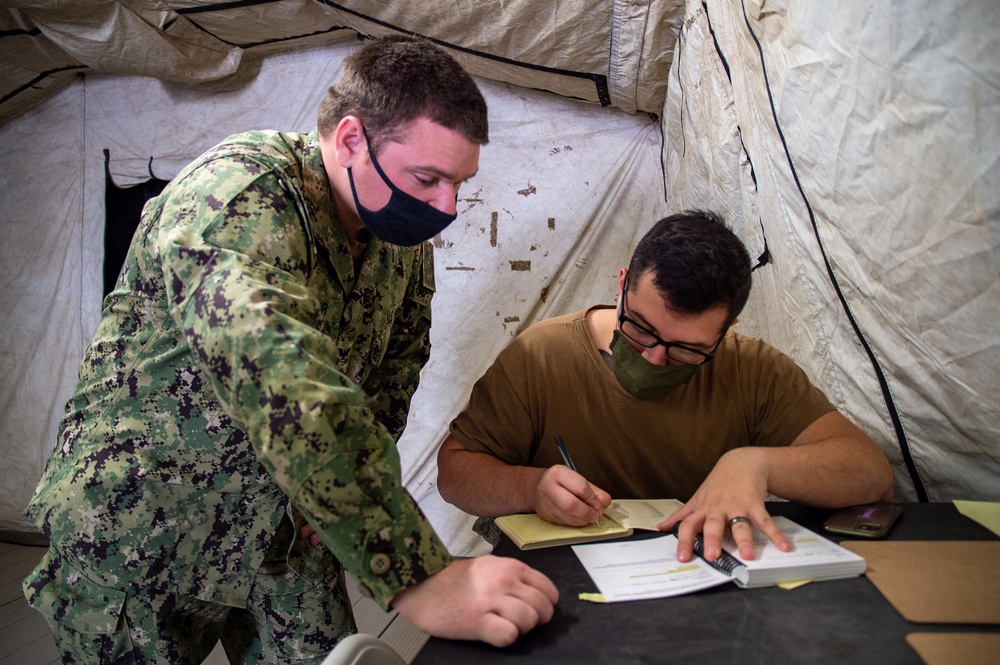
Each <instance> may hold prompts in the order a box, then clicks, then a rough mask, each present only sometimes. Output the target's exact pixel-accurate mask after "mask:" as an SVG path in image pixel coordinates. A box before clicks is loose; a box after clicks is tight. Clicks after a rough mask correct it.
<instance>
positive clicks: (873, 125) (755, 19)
mask: <svg viewBox="0 0 1000 665" xmlns="http://www.w3.org/2000/svg"><path fill="white" fill-rule="evenodd" d="M687 11H688V13H687V16H686V17H685V21H684V29H683V30H682V31H681V34H680V37H679V39H678V52H677V54H676V55H675V58H674V68H673V69H672V70H671V79H670V83H669V85H668V90H669V93H668V99H667V102H666V105H665V107H664V113H663V126H664V135H665V136H666V143H667V149H666V150H665V159H664V161H665V166H664V170H665V174H666V175H665V177H666V182H667V188H668V199H669V201H670V207H671V208H683V207H692V206H694V207H697V206H708V207H715V208H719V209H723V210H725V212H726V213H727V216H728V218H729V219H730V220H731V221H732V222H733V224H734V225H735V226H736V227H737V228H741V229H743V230H744V237H750V236H754V235H758V234H762V237H761V241H762V240H763V238H766V241H767V248H768V250H769V257H770V263H769V264H768V265H767V266H765V268H763V269H761V270H759V271H758V273H757V279H756V283H755V287H754V289H755V291H754V295H753V299H752V303H751V309H750V311H748V312H747V313H746V314H745V315H744V317H743V320H744V323H745V325H747V326H748V327H751V328H752V332H754V333H756V334H758V335H760V336H761V337H764V338H765V339H768V340H769V341H771V342H772V343H774V344H775V345H776V346H778V347H779V348H782V349H784V350H785V351H786V352H788V353H790V354H791V355H792V356H793V357H795V358H797V359H798V360H799V361H800V362H801V363H802V364H803V365H804V366H805V367H806V368H807V370H808V371H809V373H810V374H811V376H812V378H813V379H814V380H815V381H816V382H817V383H818V385H821V386H822V387H823V388H824V390H826V391H827V393H828V394H829V395H830V396H831V398H833V399H834V400H835V401H836V402H837V403H838V405H839V406H840V407H841V408H842V409H844V410H845V411H846V412H847V413H849V414H851V415H852V417H854V418H855V420H857V421H858V422H859V424H861V425H862V427H863V428H864V429H865V430H866V431H868V432H869V433H871V434H872V436H874V437H875V438H876V439H877V440H878V442H879V443H880V445H881V446H882V448H883V449H884V450H885V451H886V453H887V454H888V455H889V456H890V459H891V460H892V461H893V463H894V469H895V472H896V473H895V476H896V493H897V497H898V498H901V499H916V498H921V499H928V498H929V499H930V500H936V501H940V500H948V499H952V498H965V499H984V500H985V499H989V500H997V499H1000V445H998V444H1000V435H998V432H1000V406H998V405H1000V382H998V381H997V377H998V373H997V372H998V367H1000V335H998V333H997V331H998V330H1000V261H998V258H1000V218H998V214H1000V61H998V60H997V59H996V58H995V57H993V56H991V55H990V54H995V53H997V51H998V49H1000V32H998V31H997V30H995V29H984V28H985V27H986V26H991V27H993V28H995V27H996V26H1000V6H998V5H996V4H994V3H980V2H974V1H970V2H955V3H943V4H942V3H935V2H929V1H927V2H906V3H859V2H854V3H833V4H830V3H827V4H823V3H784V2H777V3H774V2H766V3H764V2H753V1H746V2H743V3H742V4H741V3H739V2H730V1H725V0H723V1H708V2H705V3H702V2H700V1H698V2H689V3H688V10H687ZM759 248H760V249H761V250H762V249H763V245H762V244H761V245H759Z"/></svg>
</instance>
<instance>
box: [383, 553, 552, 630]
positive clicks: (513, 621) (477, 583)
mask: <svg viewBox="0 0 1000 665" xmlns="http://www.w3.org/2000/svg"><path fill="white" fill-rule="evenodd" d="M558 600H559V591H558V590H557V589H556V587H555V585H554V584H552V582H551V580H549V578H548V577H546V576H545V575H543V574H542V573H540V572H538V571H537V570H535V569H534V568H531V567H529V566H528V565H526V564H524V563H522V562H520V561H518V560H516V559H510V558H506V557H496V556H482V557H478V558H474V559H464V560H459V561H454V562H452V563H451V564H450V565H449V566H448V567H447V568H445V569H444V570H442V571H441V572H439V573H437V574H435V575H432V576H431V577H429V578H427V579H426V580H424V581H423V582H421V583H420V584H418V585H417V586H414V587H410V588H409V589H406V590H404V591H401V592H400V593H399V594H397V595H396V597H395V598H393V600H392V606H393V608H394V609H396V610H397V611H398V612H399V613H400V614H402V615H403V616H404V617H406V618H407V619H409V620H410V621H411V622H412V623H413V624H414V625H415V626H416V627H417V628H419V629H420V630H423V631H424V632H426V633H430V634H431V635H434V636H435V637H443V638H446V639H453V640H481V641H483V642H487V643H489V644H492V645H493V646H497V647H504V646H508V645H510V644H513V643H514V641H515V640H517V638H518V637H519V636H521V635H523V634H525V633H527V632H528V631H530V630H531V629H532V628H534V627H535V626H538V625H539V624H543V623H547V622H548V621H549V620H550V619H551V618H552V614H553V612H554V611H555V604H556V602H558Z"/></svg>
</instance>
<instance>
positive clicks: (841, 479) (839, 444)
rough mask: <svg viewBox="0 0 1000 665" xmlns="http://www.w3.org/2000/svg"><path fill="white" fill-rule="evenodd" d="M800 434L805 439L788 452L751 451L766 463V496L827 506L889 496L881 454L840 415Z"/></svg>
mask: <svg viewBox="0 0 1000 665" xmlns="http://www.w3.org/2000/svg"><path fill="white" fill-rule="evenodd" d="M813 428H816V429H815V430H814V429H813ZM803 434H805V435H807V437H806V440H802V438H801V437H800V440H797V441H796V443H795V444H793V445H792V446H789V447H787V448H757V449H754V450H755V451H756V452H758V453H760V454H761V455H762V456H763V457H764V460H765V468H766V471H767V490H768V492H770V493H771V494H775V495H777V496H780V497H782V498H784V499H788V500H790V501H797V502H799V503H805V504H808V505H812V506H819V507H825V508H839V507H843V506H849V505H856V504H860V503H870V502H873V501H887V500H889V499H891V498H892V493H893V481H892V470H891V468H890V467H889V462H888V460H887V459H886V458H885V455H883V454H882V451H880V450H879V449H878V446H877V445H876V444H875V443H874V442H873V441H872V440H871V439H870V438H868V436H867V435H865V434H864V433H863V432H861V430H860V429H858V428H857V427H856V426H855V425H853V424H852V423H850V422H849V421H847V420H846V419H845V418H843V417H842V416H840V414H828V415H827V416H824V417H823V418H821V419H820V420H818V421H816V423H814V424H813V425H811V426H810V428H808V429H807V430H806V432H804V433H803ZM816 435H821V436H816Z"/></svg>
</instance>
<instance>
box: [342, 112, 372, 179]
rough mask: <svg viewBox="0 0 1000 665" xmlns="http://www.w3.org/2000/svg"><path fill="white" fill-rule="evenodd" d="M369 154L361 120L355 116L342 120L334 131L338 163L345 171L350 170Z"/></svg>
mask: <svg viewBox="0 0 1000 665" xmlns="http://www.w3.org/2000/svg"><path fill="white" fill-rule="evenodd" d="M367 152H368V140H367V139H366V137H365V131H364V126H363V125H362V124H361V119H360V118H358V117H357V116H353V115H348V116H344V117H343V118H341V120H340V122H339V123H337V128H336V129H335V130H333V154H334V157H335V158H336V160H337V163H338V164H340V165H341V166H342V167H344V168H345V169H346V168H350V167H352V166H354V165H355V164H356V163H357V161H358V160H359V159H361V157H362V156H363V155H365V154H366V153H367Z"/></svg>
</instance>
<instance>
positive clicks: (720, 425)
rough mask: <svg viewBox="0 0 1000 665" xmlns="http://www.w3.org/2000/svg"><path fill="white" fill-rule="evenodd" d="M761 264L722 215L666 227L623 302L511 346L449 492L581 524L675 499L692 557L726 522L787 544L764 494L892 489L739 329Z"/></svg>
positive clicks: (819, 500)
mask: <svg viewBox="0 0 1000 665" xmlns="http://www.w3.org/2000/svg"><path fill="white" fill-rule="evenodd" d="M750 273H751V269H750V261H749V257H748V254H747V252H746V249H745V247H744V246H743V244H742V243H741V242H740V240H739V239H738V238H737V237H736V236H735V235H734V234H733V233H732V232H731V231H729V230H728V229H727V228H726V227H725V225H724V223H723V222H722V221H721V220H720V219H719V218H718V217H716V216H715V215H712V214H709V213H701V212H692V213H683V214H679V215H674V216H671V217H668V218H666V219H664V220H661V221H660V222H658V223H657V224H656V225H655V226H654V227H653V228H652V229H651V230H650V231H649V232H648V233H647V234H646V235H645V236H644V237H643V239H642V240H641V241H640V243H639V245H638V247H637V248H636V250H635V253H634V254H633V257H632V260H631V263H630V265H629V268H628V269H627V270H626V269H622V270H621V271H620V273H619V277H618V288H619V292H620V297H619V300H618V305H617V308H614V307H606V306H596V307H591V308H589V309H587V310H584V311H582V312H577V313H575V314H570V315H566V316H561V317H556V318H553V319H549V320H547V321H543V322H540V323H538V324H536V325H534V326H532V327H530V328H529V329H527V330H526V331H524V332H523V333H522V334H520V335H519V336H518V337H517V338H515V340H514V341H513V342H512V343H511V344H510V345H509V346H508V347H507V348H506V349H504V350H503V351H502V352H501V353H500V354H499V356H498V357H497V359H496V361H495V362H494V364H493V366H492V367H490V368H489V369H488V370H487V372H486V374H485V375H484V376H483V377H482V378H481V379H480V380H479V381H478V382H477V383H476V385H475V387H474V388H473V391H472V395H471V397H470V400H469V405H468V406H467V407H466V409H465V410H464V411H463V412H462V413H461V414H459V416H458V417H457V418H455V420H454V421H453V422H452V425H451V432H450V435H449V436H448V437H447V438H446V439H445V441H444V442H443V444H442V446H441V450H440V451H439V453H438V468H439V475H438V486H439V489H440V492H441V495H442V496H443V497H444V498H445V500H447V501H449V502H451V503H453V504H454V505H456V506H457V507H459V508H461V509H462V510H464V511H466V512H468V513H471V514H474V515H478V516H483V517H497V516H500V515H506V514H511V513H519V512H536V513H538V514H539V515H541V516H542V517H543V518H545V519H547V520H549V521H551V522H555V523H560V524H569V525H584V524H587V523H590V522H593V521H594V520H595V519H597V517H598V516H599V515H600V514H601V512H602V511H603V510H604V509H605V508H607V506H608V505H609V503H610V502H611V498H612V497H614V498H676V499H680V500H682V501H685V502H686V504H685V506H684V507H683V508H682V509H681V510H679V511H678V512H677V513H675V514H674V515H672V516H671V517H670V518H669V519H668V520H667V521H665V522H664V523H663V524H661V525H660V527H661V529H664V530H668V529H672V528H673V527H674V525H675V524H677V523H678V522H679V523H680V526H679V529H678V535H679V538H678V540H679V546H678V558H679V559H680V560H682V561H686V560H688V559H689V558H690V556H691V551H692V545H693V540H694V537H695V536H696V535H697V534H698V533H699V532H704V536H705V553H706V556H707V558H709V559H710V560H714V559H715V558H716V557H717V556H718V554H719V552H720V546H721V540H722V536H723V534H724V532H725V530H726V528H727V527H730V528H731V529H732V533H733V537H734V538H735V540H736V542H737V544H738V545H739V547H740V551H741V554H743V555H744V556H750V557H752V556H753V542H752V530H751V528H750V525H751V524H753V525H755V526H757V527H759V528H760V529H761V530H762V531H763V532H764V533H765V534H767V536H768V537H769V538H770V539H771V540H772V541H774V543H775V544H776V545H777V546H778V547H779V548H781V549H785V550H787V549H788V548H789V544H788V542H787V540H786V539H785V537H784V536H783V535H782V533H781V532H780V530H779V529H778V528H777V527H776V526H775V524H774V522H773V521H772V520H771V517H770V516H769V515H768V512H767V510H766V508H765V506H764V501H765V499H766V497H767V495H768V494H769V493H771V494H774V495H777V496H780V497H783V498H786V499H789V500H793V501H797V502H801V503H805V504H809V505H814V506H823V507H831V508H833V507H842V506H847V505H853V504H858V503H865V502H870V501H877V500H886V499H888V498H890V497H891V496H892V491H893V487H892V474H891V472H890V468H889V464H888V461H887V460H886V458H885V456H884V455H883V454H882V452H881V451H880V450H879V448H878V447H877V446H876V444H875V443H874V442H873V441H872V440H871V439H870V438H869V437H868V436H867V435H865V434H864V433H863V432H862V431H861V430H860V429H859V428H858V427H857V426H855V425H854V424H852V423H851V422H850V421H849V420H847V418H845V417H844V416H843V415H841V414H840V413H839V412H838V411H837V409H836V408H835V407H834V406H833V405H832V404H830V402H829V401H828V400H827V399H826V397H825V396H824V395H823V393H822V392H821V391H820V390H818V389H817V388H815V387H814V386H813V385H812V384H811V383H810V382H809V380H808V378H807V377H806V375H805V373H804V372H803V371H802V370H801V369H800V368H799V367H798V366H797V365H796V364H795V363H794V362H793V361H792V360H791V359H789V358H788V357H787V356H785V355H784V354H782V353H781V352H779V351H778V350H776V349H774V348H773V347H771V346H769V345H768V344H766V343H765V342H763V341H761V340H757V339H752V338H749V337H746V336H744V335H741V334H739V333H736V332H734V331H731V330H730V326H732V325H733V324H734V323H736V320H737V316H738V315H739V313H740V311H741V310H742V308H743V306H744V305H745V304H746V301H747V298H748V296H749V293H750V284H751V277H750ZM557 435H558V436H561V437H562V439H563V440H564V441H565V444H566V447H567V448H568V450H569V452H570V454H571V456H572V458H573V461H574V466H575V467H576V469H577V471H578V472H575V471H573V470H571V469H569V468H568V467H567V466H565V465H564V464H562V458H561V457H560V453H559V450H558V448H557V446H556V443H555V437H556V436H557Z"/></svg>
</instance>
